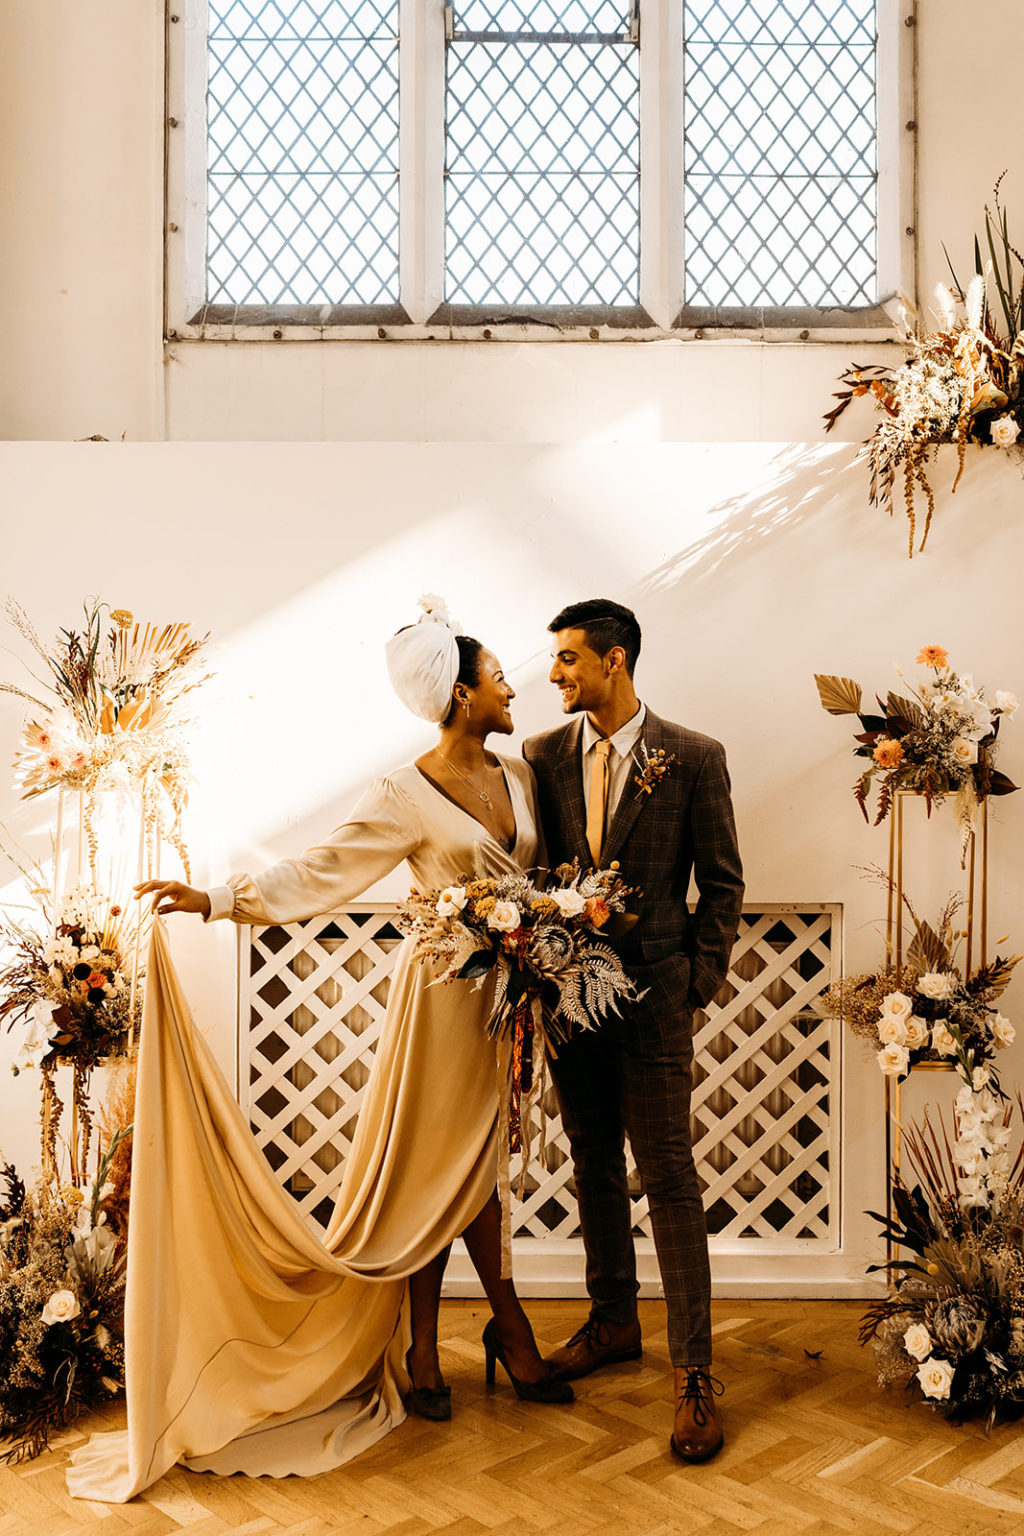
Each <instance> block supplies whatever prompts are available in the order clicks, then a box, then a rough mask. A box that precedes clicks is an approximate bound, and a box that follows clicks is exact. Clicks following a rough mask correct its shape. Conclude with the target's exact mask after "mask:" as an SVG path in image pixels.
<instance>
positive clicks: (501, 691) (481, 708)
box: [465, 651, 516, 736]
mask: <svg viewBox="0 0 1024 1536" xmlns="http://www.w3.org/2000/svg"><path fill="white" fill-rule="evenodd" d="M465 696H466V698H467V699H468V700H469V716H468V719H469V721H471V722H472V725H473V729H474V730H475V731H479V732H482V733H484V734H486V733H487V732H488V731H498V732H499V733H500V734H501V735H503V736H511V734H512V732H513V731H514V730H515V726H514V725H513V724H512V712H511V710H510V709H509V705H510V704H511V702H512V700H513V699H514V698H515V696H516V693H515V689H514V688H513V687H512V684H511V683H509V682H506V680H505V674H504V672H503V671H502V670H501V663H500V662H499V660H498V658H497V656H495V655H494V653H493V652H492V651H481V652H480V665H479V669H478V672H477V680H476V684H475V686H474V687H472V688H466V690H465Z"/></svg>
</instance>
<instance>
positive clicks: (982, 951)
mask: <svg viewBox="0 0 1024 1536" xmlns="http://www.w3.org/2000/svg"><path fill="white" fill-rule="evenodd" d="M908 797H911V798H913V799H917V800H920V799H923V798H924V797H923V795H921V794H920V792H919V791H918V790H914V789H898V790H897V791H896V794H895V796H894V804H893V808H892V810H891V811H890V813H889V897H888V905H887V910H886V916H885V963H886V965H887V966H891V967H893V968H894V970H895V972H896V978H897V982H896V984H897V986H898V985H899V975H900V972H901V970H902V969H903V806H904V802H905V801H906V799H907V798H908ZM961 867H962V868H963V869H964V870H965V871H966V875H967V893H966V894H967V927H966V944H967V948H966V951H965V954H964V971H963V974H964V978H965V979H966V978H967V977H968V976H970V975H971V971H972V965H971V961H972V957H973V952H974V942H975V938H976V937H977V941H978V954H979V959H978V965H979V967H980V966H983V965H984V964H985V962H986V957H987V954H988V800H987V799H986V800H982V801H981V802H980V804H979V806H978V812H977V819H976V822H975V825H974V828H973V829H972V831H971V832H970V834H969V836H968V839H967V847H966V851H965V855H964V858H963V861H962V864H961ZM910 1070H911V1071H912V1072H955V1071H956V1067H955V1065H954V1063H953V1062H951V1061H921V1062H918V1063H917V1065H916V1066H914V1067H912V1068H911V1069H910ZM902 1088H903V1085H902V1083H899V1082H894V1081H893V1079H892V1078H891V1077H887V1078H886V1079H885V1214H886V1219H887V1221H888V1223H889V1225H890V1226H891V1225H892V1219H893V1194H892V1192H893V1185H894V1183H895V1182H896V1181H897V1180H898V1179H899V1175H900V1155H901V1150H902V1141H903V1122H902V1108H903V1093H902ZM885 1249H886V1252H885V1256H886V1259H887V1261H888V1262H889V1263H892V1261H893V1260H894V1259H895V1258H896V1255H897V1253H898V1251H899V1247H898V1244H896V1243H894V1242H893V1240H892V1238H891V1236H887V1237H886V1244H885ZM890 1283H891V1276H890Z"/></svg>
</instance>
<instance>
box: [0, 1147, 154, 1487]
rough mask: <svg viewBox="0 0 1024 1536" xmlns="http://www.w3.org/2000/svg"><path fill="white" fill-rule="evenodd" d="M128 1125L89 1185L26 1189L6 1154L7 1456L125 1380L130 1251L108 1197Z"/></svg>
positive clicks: (28, 1453)
mask: <svg viewBox="0 0 1024 1536" xmlns="http://www.w3.org/2000/svg"><path fill="white" fill-rule="evenodd" d="M129 1129H130V1128H129ZM126 1134H127V1130H126V1131H123V1132H119V1133H118V1135H117V1136H115V1137H114V1138H113V1140H112V1141H111V1144H110V1145H109V1146H108V1148H107V1151H106V1153H105V1155H104V1157H103V1159H102V1160H101V1162H100V1166H99V1170H98V1173H97V1177H96V1179H95V1181H94V1182H93V1184H92V1187H91V1190H90V1191H89V1192H88V1193H86V1194H83V1192H82V1191H81V1190H79V1189H76V1188H74V1187H71V1186H65V1187H63V1188H56V1187H54V1186H52V1185H49V1184H46V1183H45V1182H44V1183H42V1184H40V1185H39V1186H37V1188H36V1189H34V1190H31V1191H30V1190H27V1189H26V1186H25V1184H24V1183H23V1181H22V1180H21V1179H20V1178H19V1177H18V1174H17V1170H16V1169H15V1168H14V1167H13V1165H11V1164H6V1165H5V1164H4V1163H3V1159H2V1157H0V1351H2V1353H3V1358H4V1364H5V1370H4V1373H3V1376H2V1378H0V1439H3V1440H5V1441H7V1442H8V1448H7V1449H6V1450H5V1451H4V1452H3V1454H2V1455H0V1460H3V1461H9V1462H10V1461H13V1462H18V1461H21V1460H23V1459H25V1458H27V1457H33V1456H37V1455H39V1453H40V1452H41V1451H43V1450H45V1449H46V1446H47V1444H48V1442H49V1440H50V1437H51V1436H52V1435H53V1434H55V1433H58V1432H59V1431H62V1430H65V1429H67V1428H68V1427H69V1426H70V1425H71V1424H73V1423H74V1422H75V1420H76V1419H77V1418H78V1416H79V1414H80V1413H81V1412H83V1411H87V1410H90V1409H92V1408H95V1407H98V1406H99V1405H100V1404H102V1403H104V1402H109V1401H111V1400H112V1399H113V1398H114V1397H116V1396H117V1395H118V1394H119V1393H120V1392H121V1390H122V1388H123V1384H124V1284H125V1256H124V1250H123V1246H122V1245H121V1244H120V1243H119V1241H118V1239H117V1236H116V1235H115V1233H114V1232H113V1231H112V1230H111V1229H110V1227H109V1225H108V1224H107V1221H106V1212H105V1210H104V1199H105V1191H106V1182H105V1181H106V1177H107V1173H108V1170H109V1167H110V1162H111V1158H112V1157H113V1156H114V1154H115V1153H116V1151H117V1146H118V1143H119V1141H120V1140H121V1139H122V1137H123V1136H124V1135H126Z"/></svg>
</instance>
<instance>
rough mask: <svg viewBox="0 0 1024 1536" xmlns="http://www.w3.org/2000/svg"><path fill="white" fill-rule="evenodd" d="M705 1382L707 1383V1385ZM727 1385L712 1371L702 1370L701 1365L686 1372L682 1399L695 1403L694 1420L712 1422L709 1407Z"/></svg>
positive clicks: (701, 1423) (698, 1422)
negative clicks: (712, 1373)
mask: <svg viewBox="0 0 1024 1536" xmlns="http://www.w3.org/2000/svg"><path fill="white" fill-rule="evenodd" d="M705 1382H706V1383H707V1385H706V1386H705ZM724 1391H725V1386H724V1385H723V1383H722V1382H720V1381H719V1380H718V1377H717V1376H712V1375H711V1372H710V1371H705V1370H702V1369H701V1367H700V1366H694V1367H693V1368H692V1370H689V1371H687V1373H686V1386H685V1387H684V1388H683V1396H682V1401H683V1402H684V1403H692V1404H693V1422H694V1423H695V1424H700V1425H704V1424H707V1423H709V1422H710V1414H709V1413H708V1408H709V1407H711V1405H712V1404H713V1402H714V1399H715V1398H716V1397H721V1395H722V1393H723V1392H724Z"/></svg>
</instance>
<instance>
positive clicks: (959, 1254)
mask: <svg viewBox="0 0 1024 1536" xmlns="http://www.w3.org/2000/svg"><path fill="white" fill-rule="evenodd" d="M1016 1102H1017V1108H1018V1109H1020V1108H1021V1100H1020V1095H1019V1094H1018V1095H1017V1101H1016ZM1012 1113H1013V1107H1012V1106H1010V1105H1009V1104H1008V1103H1007V1102H1006V1101H1003V1102H999V1101H997V1100H996V1098H995V1096H994V1095H993V1094H991V1093H990V1092H989V1091H988V1090H987V1089H982V1090H980V1091H979V1092H977V1093H975V1092H972V1090H971V1089H970V1088H968V1087H967V1086H966V1085H965V1086H964V1087H963V1088H962V1089H961V1090H960V1093H959V1094H958V1096H957V1100H956V1104H955V1106H954V1110H953V1125H952V1133H951V1134H950V1132H948V1131H947V1129H946V1126H945V1123H944V1120H943V1118H942V1116H941V1115H940V1116H939V1117H938V1122H939V1123H938V1127H936V1125H935V1124H934V1123H932V1121H931V1120H930V1119H928V1118H926V1119H925V1121H924V1123H923V1125H913V1124H912V1125H910V1126H909V1127H907V1129H906V1131H905V1134H904V1146H905V1148H906V1153H907V1164H908V1167H909V1168H910V1170H911V1172H912V1175H913V1177H915V1178H916V1179H917V1180H918V1182H917V1183H915V1184H914V1185H913V1187H912V1188H910V1187H908V1186H907V1184H906V1183H904V1182H902V1181H901V1180H900V1179H899V1177H897V1179H896V1181H895V1184H894V1188H893V1215H892V1217H891V1218H886V1217H883V1216H881V1215H877V1214H876V1213H871V1214H872V1215H874V1216H875V1219H876V1220H877V1221H879V1222H880V1223H881V1225H882V1228H883V1230H884V1232H885V1234H886V1236H887V1237H888V1238H889V1240H890V1241H891V1242H893V1243H895V1244H896V1245H897V1256H896V1258H895V1259H893V1260H891V1261H890V1262H889V1263H888V1264H887V1265H875V1266H872V1267H873V1268H875V1269H879V1268H883V1269H887V1270H888V1271H889V1274H890V1278H891V1281H892V1284H893V1289H892V1292H891V1294H890V1295H889V1296H888V1297H887V1298H886V1299H885V1300H884V1301H880V1302H877V1303H876V1304H875V1305H873V1306H872V1307H871V1308H870V1309H869V1310H868V1312H867V1313H866V1314H865V1316H864V1319H863V1323H862V1327H861V1342H862V1343H867V1342H868V1341H869V1340H873V1341H874V1342H875V1347H876V1350H877V1355H878V1379H879V1382H880V1384H881V1385H883V1386H902V1387H904V1388H905V1389H906V1390H907V1391H908V1392H910V1393H912V1394H914V1395H917V1394H918V1393H920V1395H921V1397H922V1398H923V1399H924V1400H925V1401H926V1402H927V1403H928V1404H929V1405H930V1406H931V1407H933V1408H935V1409H938V1410H940V1411H942V1412H944V1413H945V1414H946V1416H947V1417H949V1418H957V1419H963V1418H969V1417H974V1416H982V1415H983V1416H985V1417H986V1418H987V1420H988V1422H989V1424H990V1425H991V1424H992V1423H994V1422H995V1420H996V1419H997V1418H998V1417H1003V1418H1016V1417H1018V1416H1019V1415H1020V1414H1021V1413H1022V1412H1024V1246H1022V1240H1024V1162H1022V1157H1024V1154H1022V1153H1018V1154H1017V1157H1016V1159H1015V1161H1013V1163H1012V1165H1011V1159H1010V1153H1009V1142H1010V1137H1011V1118H1012Z"/></svg>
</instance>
